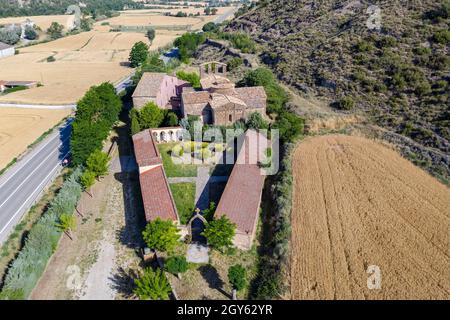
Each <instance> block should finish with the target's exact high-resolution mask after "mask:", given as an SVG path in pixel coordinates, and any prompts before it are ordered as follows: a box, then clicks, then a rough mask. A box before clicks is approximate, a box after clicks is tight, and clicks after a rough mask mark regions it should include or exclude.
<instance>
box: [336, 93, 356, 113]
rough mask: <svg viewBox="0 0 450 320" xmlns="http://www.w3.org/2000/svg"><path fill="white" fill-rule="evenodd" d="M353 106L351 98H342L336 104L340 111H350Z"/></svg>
mask: <svg viewBox="0 0 450 320" xmlns="http://www.w3.org/2000/svg"><path fill="white" fill-rule="evenodd" d="M354 106H355V102H354V101H353V99H352V97H349V96H346V97H342V98H341V99H340V100H339V101H338V102H337V107H338V108H339V109H341V110H352V109H353V107H354Z"/></svg>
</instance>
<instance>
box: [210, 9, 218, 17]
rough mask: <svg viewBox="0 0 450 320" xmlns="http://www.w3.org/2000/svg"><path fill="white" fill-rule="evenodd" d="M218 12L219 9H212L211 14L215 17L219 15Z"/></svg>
mask: <svg viewBox="0 0 450 320" xmlns="http://www.w3.org/2000/svg"><path fill="white" fill-rule="evenodd" d="M217 11H218V9H217V8H212V9H211V14H212V15H213V16H215V15H216V14H217Z"/></svg>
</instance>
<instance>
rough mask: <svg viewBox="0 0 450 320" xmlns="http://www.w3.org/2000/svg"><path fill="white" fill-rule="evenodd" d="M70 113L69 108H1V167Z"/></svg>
mask: <svg viewBox="0 0 450 320" xmlns="http://www.w3.org/2000/svg"><path fill="white" fill-rule="evenodd" d="M70 113H71V111H70V110H67V109H66V110H49V109H22V108H0V169H3V168H4V167H5V166H6V165H7V164H8V163H9V162H10V161H11V160H12V159H14V158H15V157H17V156H19V155H20V154H21V153H22V152H23V151H24V150H26V148H27V146H29V145H30V144H31V143H33V142H34V141H35V140H36V139H37V138H39V136H40V135H41V134H42V133H43V132H45V131H47V130H48V129H50V128H52V127H53V126H55V125H56V124H57V123H58V122H60V121H61V119H63V118H64V117H66V116H68V115H69V114H70Z"/></svg>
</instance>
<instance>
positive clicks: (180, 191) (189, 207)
mask: <svg viewBox="0 0 450 320" xmlns="http://www.w3.org/2000/svg"><path fill="white" fill-rule="evenodd" d="M170 189H171V191H172V195H173V198H174V200H175V204H176V206H177V211H178V216H179V217H180V223H181V224H187V223H188V222H189V219H190V218H191V217H192V213H193V212H194V206H195V183H172V184H170Z"/></svg>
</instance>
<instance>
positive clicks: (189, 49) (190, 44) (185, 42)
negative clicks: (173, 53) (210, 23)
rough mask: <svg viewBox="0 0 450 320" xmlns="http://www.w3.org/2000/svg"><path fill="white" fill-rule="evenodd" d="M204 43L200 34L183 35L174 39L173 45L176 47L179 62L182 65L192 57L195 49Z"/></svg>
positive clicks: (203, 37) (203, 36)
mask: <svg viewBox="0 0 450 320" xmlns="http://www.w3.org/2000/svg"><path fill="white" fill-rule="evenodd" d="M205 41H206V37H205V35H203V34H200V33H185V34H183V35H182V36H181V37H179V38H177V39H175V41H174V45H175V46H176V47H178V50H179V51H178V52H179V55H180V60H181V61H182V62H184V63H187V62H188V61H189V58H191V57H193V55H194V53H195V51H196V50H197V47H198V46H199V45H200V44H202V43H204V42H205Z"/></svg>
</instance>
